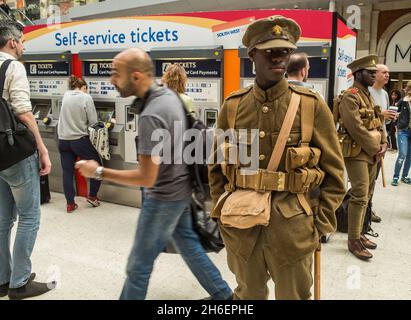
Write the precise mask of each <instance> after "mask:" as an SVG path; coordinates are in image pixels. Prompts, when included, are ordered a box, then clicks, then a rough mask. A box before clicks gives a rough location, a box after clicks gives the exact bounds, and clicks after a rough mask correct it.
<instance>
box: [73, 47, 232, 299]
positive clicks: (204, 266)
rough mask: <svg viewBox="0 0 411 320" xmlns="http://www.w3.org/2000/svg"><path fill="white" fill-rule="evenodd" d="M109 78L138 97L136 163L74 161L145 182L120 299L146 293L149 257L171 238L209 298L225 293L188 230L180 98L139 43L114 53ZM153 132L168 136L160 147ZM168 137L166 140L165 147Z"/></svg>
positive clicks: (91, 170)
mask: <svg viewBox="0 0 411 320" xmlns="http://www.w3.org/2000/svg"><path fill="white" fill-rule="evenodd" d="M111 82H112V83H113V84H114V85H115V87H116V88H117V90H118V91H119V92H120V94H121V96H122V97H129V96H131V95H136V96H137V97H138V98H139V99H142V100H141V102H142V103H141V104H140V105H142V106H143V107H142V109H143V110H142V111H141V112H140V115H139V122H138V143H137V154H138V162H139V167H138V168H136V169H134V170H113V169H108V168H103V167H100V166H99V165H98V163H97V162H94V161H87V162H82V163H79V164H77V168H79V170H80V172H81V173H82V174H83V175H84V176H86V177H93V178H97V179H104V180H108V181H112V182H115V183H120V184H128V185H134V186H142V187H144V188H145V189H144V192H143V202H142V208H141V213H140V217H139V220H138V226H137V233H136V238H135V241H134V245H133V248H132V250H131V253H130V256H129V260H128V265H127V279H126V282H125V284H124V287H123V291H122V293H121V297H120V299H124V300H130V299H133V300H134V299H135V300H143V299H145V297H146V294H147V287H148V282H149V279H150V274H151V272H152V269H153V265H154V261H155V259H156V258H157V257H158V255H159V254H160V253H161V252H162V251H163V250H164V248H165V247H166V245H167V243H168V242H169V241H170V240H171V241H174V243H175V245H176V247H177V248H178V250H179V252H180V253H181V255H182V256H183V258H184V261H185V262H186V264H187V265H188V267H189V268H190V270H191V271H192V272H193V274H194V275H195V277H196V278H197V280H198V281H199V282H200V284H201V286H202V287H203V288H204V289H205V290H206V291H207V292H208V293H209V294H210V295H211V298H212V299H216V300H217V299H221V300H224V299H230V298H231V297H232V291H231V289H230V288H229V286H228V285H227V283H226V282H225V281H224V280H223V279H222V277H221V274H220V272H219V271H218V270H217V268H216V267H215V266H214V264H213V263H212V262H211V260H210V259H209V258H208V256H207V254H206V252H205V251H204V249H203V247H202V246H201V244H200V241H199V238H198V236H197V234H196V233H195V231H194V230H193V224H192V218H191V212H190V203H191V180H190V176H189V171H188V168H187V166H186V165H185V164H184V163H183V162H181V161H179V160H181V158H182V152H183V150H182V148H181V146H177V145H174V144H173V143H174V141H182V137H181V135H182V130H176V132H174V130H173V128H174V125H175V123H178V124H180V126H181V128H182V129H184V124H185V114H184V111H183V106H182V104H181V101H180V100H179V98H178V97H177V95H176V94H175V93H174V92H172V91H171V90H169V89H167V88H165V87H159V86H158V85H157V84H156V83H155V82H154V79H153V63H152V61H151V59H150V57H149V56H148V54H147V53H146V52H144V51H143V50H140V49H136V48H134V49H128V50H125V51H123V52H122V53H120V54H118V55H117V56H116V57H115V58H114V61H113V69H112V76H111ZM167 133H168V135H167ZM156 134H164V135H163V137H166V136H168V137H167V138H166V139H164V140H163V141H162V143H163V146H164V148H162V150H164V152H163V151H162V150H161V149H160V150H159V148H158V145H159V142H158V141H159V140H158V139H156V138H155V137H156ZM175 135H177V136H175ZM168 142H170V143H171V148H169V149H168V147H167V143H168ZM167 150H168V152H167ZM176 150H177V151H176ZM180 151H181V152H180ZM170 154H171V155H172V156H173V160H172V161H171V163H170V162H169V161H167V160H165V159H166V158H167V156H169V155H170ZM163 160H164V161H163ZM179 163H180V164H179Z"/></svg>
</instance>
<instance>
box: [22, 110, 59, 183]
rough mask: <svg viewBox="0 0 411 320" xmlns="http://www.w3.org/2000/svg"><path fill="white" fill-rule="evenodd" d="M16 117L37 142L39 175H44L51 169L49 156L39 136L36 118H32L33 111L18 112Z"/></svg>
mask: <svg viewBox="0 0 411 320" xmlns="http://www.w3.org/2000/svg"><path fill="white" fill-rule="evenodd" d="M17 117H18V118H19V119H20V121H21V122H23V123H24V124H25V125H26V126H27V128H28V129H29V130H30V131H31V132H32V133H33V135H34V138H35V139H36V143H37V150H38V151H39V155H40V175H41V176H44V175H47V174H49V173H50V171H51V161H50V157H49V152H48V150H47V148H46V146H45V144H44V142H43V139H42V138H41V136H40V131H39V128H38V127H37V122H36V119H34V116H33V113H31V112H25V113H21V114H18V115H17Z"/></svg>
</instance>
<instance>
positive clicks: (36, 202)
mask: <svg viewBox="0 0 411 320" xmlns="http://www.w3.org/2000/svg"><path fill="white" fill-rule="evenodd" d="M22 31H23V27H22V26H21V25H20V24H19V23H17V22H14V21H0V65H2V64H3V63H4V61H6V60H9V59H11V60H14V61H12V62H11V63H10V65H9V66H8V68H7V71H6V74H5V78H6V79H5V83H4V90H3V92H2V94H3V98H4V99H5V100H6V101H7V102H8V105H9V107H10V108H11V110H12V112H13V113H14V115H15V116H16V117H17V118H18V119H19V120H20V121H21V122H22V123H24V124H25V125H26V126H27V128H28V129H29V130H30V131H31V132H32V133H33V135H34V137H35V139H36V143H37V151H38V154H37V152H34V154H32V155H30V156H29V157H27V158H26V159H24V160H22V161H20V162H18V163H16V164H14V165H13V166H11V167H8V168H6V169H4V170H1V171H0V297H4V296H6V295H8V296H9V298H10V299H15V300H20V299H25V298H29V297H35V296H38V295H41V294H43V293H46V292H47V291H49V290H51V289H52V288H54V287H55V283H40V282H36V281H33V279H34V277H35V273H31V261H30V256H31V253H32V251H33V247H34V244H35V241H36V237H37V231H38V229H39V225H40V177H39V176H40V175H47V174H49V173H50V170H51V162H50V158H49V155H48V151H47V148H46V146H45V145H44V143H43V140H42V138H41V136H40V132H39V130H38V127H37V123H36V120H35V119H34V116H33V113H32V112H31V102H30V86H29V82H28V79H27V75H26V69H25V68H24V66H23V64H22V63H21V62H19V61H17V60H18V59H19V58H20V57H21V56H22V54H23V51H24V50H25V48H24V44H23V42H24V35H23V32H22ZM4 156H7V155H3V154H2V155H1V157H4ZM17 215H18V221H19V222H18V228H17V232H16V236H15V241H14V248H13V255H11V253H10V235H11V229H12V227H13V224H14V222H15V221H16V218H17Z"/></svg>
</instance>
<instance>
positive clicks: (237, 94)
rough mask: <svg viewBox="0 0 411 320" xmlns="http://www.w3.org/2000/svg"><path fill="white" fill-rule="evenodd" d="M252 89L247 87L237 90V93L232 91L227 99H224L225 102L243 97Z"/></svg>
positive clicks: (250, 86)
mask: <svg viewBox="0 0 411 320" xmlns="http://www.w3.org/2000/svg"><path fill="white" fill-rule="evenodd" d="M252 88H253V86H252V85H249V86H248V87H245V88H242V89H240V90H237V91H233V92H231V93H230V94H229V95H228V97H227V98H226V100H228V99H231V98H234V97H239V96H243V95H245V94H246V93H248V92H250V90H251V89H252Z"/></svg>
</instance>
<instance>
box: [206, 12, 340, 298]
mask: <svg viewBox="0 0 411 320" xmlns="http://www.w3.org/2000/svg"><path fill="white" fill-rule="evenodd" d="M300 32H301V31H300V27H299V26H298V24H297V23H296V22H295V21H294V20H291V19H287V18H284V17H282V16H273V17H270V18H266V19H261V20H257V21H255V22H254V23H252V24H251V25H250V26H249V27H248V29H247V31H246V33H245V34H244V37H243V44H244V45H245V46H246V47H247V48H248V54H249V56H250V58H251V59H252V60H253V61H254V63H255V70H256V79H255V82H254V85H253V86H250V87H248V88H245V89H242V90H239V91H237V92H235V93H233V94H231V95H230V96H229V97H228V98H227V99H226V100H225V101H224V104H223V106H222V109H221V112H220V115H219V118H218V122H217V127H218V128H221V129H223V130H227V129H229V127H230V125H229V123H231V121H232V120H233V119H232V117H233V116H234V117H235V118H234V120H235V126H234V128H235V129H236V130H238V129H248V130H251V129H258V130H259V138H258V139H259V154H260V156H259V168H260V169H263V170H259V174H264V173H266V174H267V176H270V177H272V178H268V179H265V180H264V181H266V183H264V182H262V181H263V179H262V176H259V174H256V175H255V176H251V177H245V176H241V170H240V171H239V170H237V169H238V166H236V167H235V170H228V169H227V170H226V169H224V170H223V167H222V165H220V164H218V163H217V164H212V165H210V167H209V180H210V188H211V195H212V198H213V202H214V204H216V203H217V202H218V203H220V202H221V201H224V200H223V199H222V197H223V196H224V194H227V193H228V194H229V196H228V198H227V199H229V197H230V196H231V195H233V194H234V193H235V192H236V191H238V190H252V189H254V190H255V189H256V188H257V187H256V186H257V185H256V184H255V183H254V182H255V181H257V180H258V181H259V182H260V183H259V185H258V188H259V189H261V190H263V191H267V190H269V191H271V208H270V210H269V211H270V213H269V215H270V216H269V223H268V224H267V225H265V226H264V225H256V226H253V227H249V228H236V227H232V226H231V227H230V226H226V225H223V223H221V217H222V216H221V212H222V211H223V210H220V207H219V206H216V205H214V208H213V211H212V216H213V217H214V218H216V219H220V224H221V234H222V237H223V240H224V242H225V245H226V249H227V261H228V266H229V268H230V270H231V271H232V272H233V273H234V274H235V276H236V280H237V284H238V286H237V288H236V289H235V293H234V298H235V299H267V298H268V294H269V293H268V287H267V282H268V280H269V279H270V278H271V279H273V281H274V282H275V296H276V299H309V298H310V297H311V292H310V289H311V286H312V284H313V278H312V273H311V269H312V261H313V252H314V251H315V249H316V248H317V247H318V245H319V235H321V234H326V233H328V232H333V231H335V228H336V218H335V214H334V212H335V210H336V208H337V207H338V206H339V205H340V203H341V201H342V199H343V196H344V193H345V190H344V181H343V175H344V162H343V157H342V154H341V150H340V148H339V147H338V138H337V134H336V131H335V127H334V123H333V119H332V114H331V112H330V110H329V108H328V106H327V104H326V103H325V102H324V100H323V99H322V98H321V97H320V96H319V94H318V93H315V92H313V91H310V90H309V89H306V88H302V87H298V86H293V85H290V84H288V82H287V80H286V79H285V78H284V74H285V71H286V69H287V64H288V61H289V57H290V54H291V53H292V52H293V50H294V49H295V48H296V42H297V41H298V39H299V37H300ZM292 95H294V96H295V95H298V96H300V97H301V103H300V104H299V109H298V111H297V114H296V116H295V119H294V121H293V123H292V128H291V133H290V134H289V135H288V137H287V140H286V141H287V142H286V147H285V150H284V152H283V153H282V155H281V161H280V164H279V167H278V170H277V172H271V173H270V172H266V171H264V169H266V168H267V166H268V163H269V161H270V157H271V155H272V151H273V148H274V146H275V145H276V142H277V139H278V137H279V132H280V129H281V127H282V124H283V121H284V118H285V114H286V112H287V109H288V106H289V105H291V104H290V100H291V97H292ZM233 101H238V103H236V104H237V105H235V106H234V107H235V108H234V110H235V112H234V115H233V112H231V111H229V109H230V110H233V109H232V108H231V107H229V105H230V104H232V102H233ZM304 109H305V110H306V111H307V110H308V112H310V110H311V111H312V113H311V121H307V127H309V128H308V129H307V128H306V129H307V130H305V129H304V130H305V133H304V132H303V131H304V130H303V129H302V122H303V121H302V117H301V112H302V110H304ZM305 120H307V119H305ZM304 127H305V125H304ZM303 136H305V137H303ZM307 136H308V139H307ZM302 140H306V141H305V142H307V144H309V147H310V148H311V149H308V150H311V151H313V153H314V150H315V153H316V154H318V152H319V153H321V156H320V157H319V161H318V158H317V161H318V162H314V163H312V164H313V166H310V165H309V164H308V163H307V161H305V162H303V164H302V165H301V167H299V168H297V169H296V171H295V172H294V171H293V172H291V171H289V172H286V170H287V166H286V161H285V158H286V153H287V150H288V149H290V148H291V147H295V148H297V147H299V146H300V143H301V142H302ZM306 150H307V149H306ZM318 150H319V151H318ZM311 151H309V152H311ZM310 156H311V155H310V154H308V158H310ZM308 158H307V159H308ZM310 159H311V158H310ZM314 165H315V166H314ZM288 169H289V168H288ZM317 169H318V170H317ZM223 171H224V172H223ZM297 171H298V172H300V173H301V176H304V177H305V178H306V177H307V175H308V176H310V175H311V174H314V173H318V172H321V179H320V180H318V181H317V182H313V181H311V182H312V183H311V184H310V183H309V182H307V181H308V179H305V178H304V179H299V178H301V177H300V176H298V174H296V172H297ZM228 172H231V173H228ZM275 177H277V178H278V179H276V178H275ZM254 178H255V179H254ZM265 178H266V177H265ZM293 179H294V180H293ZM320 181H321V182H320ZM294 182H300V183H299V184H298V183H294ZM297 185H299V186H297ZM318 187H320V188H318ZM313 189H316V190H317V195H316V196H313V197H311V196H310V195H309V194H310V191H313ZM218 200H220V201H218ZM227 201H228V200H225V203H226V202H227ZM307 204H308V208H307ZM313 213H314V215H313ZM239 214H241V213H239Z"/></svg>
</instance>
